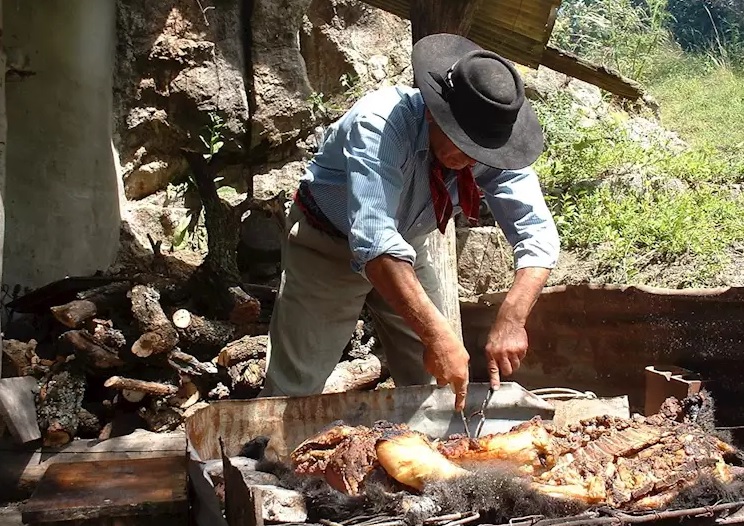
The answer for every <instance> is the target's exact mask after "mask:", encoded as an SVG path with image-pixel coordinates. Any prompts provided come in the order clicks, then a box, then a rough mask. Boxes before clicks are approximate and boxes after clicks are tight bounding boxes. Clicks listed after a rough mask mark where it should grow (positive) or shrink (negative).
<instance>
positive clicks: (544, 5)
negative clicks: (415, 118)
mask: <svg viewBox="0 0 744 526" xmlns="http://www.w3.org/2000/svg"><path fill="white" fill-rule="evenodd" d="M365 2H366V3H368V4H369V5H372V6H374V7H378V8H380V9H384V10H385V11H388V12H390V13H393V14H395V15H397V16H399V17H401V18H406V19H407V18H409V5H410V3H409V2H408V0H365ZM560 4H561V0H482V2H481V4H480V6H479V7H478V10H477V11H476V13H475V16H474V18H473V24H472V26H471V28H470V33H469V34H468V37H469V38H470V39H471V40H473V41H474V42H475V43H477V44H478V45H480V46H482V47H484V48H486V49H490V50H492V51H495V52H496V53H499V54H500V55H503V56H504V57H506V58H508V59H510V60H512V61H514V62H518V63H520V64H524V65H525V66H529V67H532V68H537V67H538V66H539V65H540V61H541V59H542V55H543V52H544V51H545V48H546V46H547V43H548V40H549V39H550V34H551V32H552V31H553V24H554V23H555V17H556V14H557V11H558V7H559V6H560Z"/></svg>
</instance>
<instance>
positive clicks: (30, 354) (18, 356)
mask: <svg viewBox="0 0 744 526" xmlns="http://www.w3.org/2000/svg"><path fill="white" fill-rule="evenodd" d="M2 349H3V351H2V353H3V356H4V357H5V358H6V359H7V361H8V362H10V363H9V365H10V366H11V367H12V369H11V370H10V372H8V370H6V369H3V376H6V377H7V376H26V375H28V374H31V366H32V364H33V362H34V358H36V340H30V341H29V342H28V343H26V342H22V341H18V340H3V345H2Z"/></svg>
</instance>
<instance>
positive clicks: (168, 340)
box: [130, 285, 178, 358]
mask: <svg viewBox="0 0 744 526" xmlns="http://www.w3.org/2000/svg"><path fill="white" fill-rule="evenodd" d="M130 298H131V300H132V314H133V315H134V317H135V319H136V320H137V324H138V326H139V329H140V331H141V332H142V336H140V337H139V339H138V340H137V341H136V342H134V345H132V353H134V354H135V355H137V356H140V357H142V358H144V357H147V356H150V355H152V354H160V353H165V352H169V351H171V350H173V348H174V347H175V346H176V345H178V333H177V332H176V329H175V327H173V325H172V324H171V322H170V320H169V319H168V317H167V316H166V315H165V312H163V308H162V307H161V306H160V294H159V293H158V291H157V290H155V289H154V288H152V287H150V286H148V285H135V286H134V287H132V291H131V293H130Z"/></svg>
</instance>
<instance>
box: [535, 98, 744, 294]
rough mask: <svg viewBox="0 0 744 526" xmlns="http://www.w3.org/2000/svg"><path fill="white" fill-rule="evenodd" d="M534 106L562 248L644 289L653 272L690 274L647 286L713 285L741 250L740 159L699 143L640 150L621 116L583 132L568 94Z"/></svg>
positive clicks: (541, 168) (541, 164)
mask: <svg viewBox="0 0 744 526" xmlns="http://www.w3.org/2000/svg"><path fill="white" fill-rule="evenodd" d="M690 96H692V95H690ZM662 104H663V101H662ZM535 106H536V109H537V111H538V114H539V115H540V118H541V121H542V122H543V126H544V129H545V134H546V144H547V152H546V153H545V154H544V155H543V156H542V157H541V158H540V159H539V161H538V164H537V170H538V173H540V175H541V178H542V180H543V185H544V188H545V192H546V196H547V199H548V204H549V206H550V207H551V210H552V212H553V214H554V217H555V220H556V223H557V225H558V229H559V231H560V234H561V239H562V246H563V247H564V248H566V249H569V250H574V251H576V252H579V253H583V254H584V255H585V256H586V257H588V258H591V259H593V260H594V261H595V262H596V266H597V273H598V277H600V278H601V276H605V277H607V278H608V280H614V281H622V282H626V283H643V282H644V280H645V279H646V277H645V276H646V274H644V271H645V270H646V269H648V268H650V267H653V266H657V267H658V266H659V265H661V266H664V265H668V266H675V265H677V266H679V265H682V264H684V265H685V266H686V269H685V271H684V272H682V273H681V274H680V273H676V274H675V275H674V279H675V280H676V281H674V282H664V283H659V282H658V281H657V282H653V283H649V284H656V285H664V286H677V287H682V286H705V285H714V284H717V281H716V277H717V275H718V273H720V272H721V271H722V270H723V268H724V267H725V266H726V265H727V264H728V262H729V258H728V250H727V249H728V248H729V247H731V246H733V245H735V244H737V243H741V242H744V214H742V213H741V210H742V209H744V198H742V197H741V196H740V195H738V194H737V193H736V192H735V189H734V187H732V184H734V183H741V182H742V181H744V159H742V158H741V154H740V153H739V159H738V161H737V159H736V156H735V155H733V154H732V155H727V154H723V153H722V152H721V150H719V149H718V148H715V147H711V146H710V145H709V144H708V143H707V141H705V140H704V139H701V138H699V136H698V141H692V142H691V144H690V147H689V148H687V149H684V150H680V149H679V148H678V147H677V149H675V148H672V147H670V145H669V144H667V142H666V139H665V138H664V137H663V136H662V135H659V136H654V135H651V138H650V139H649V142H648V143H647V144H645V145H644V144H642V143H640V142H638V141H636V140H634V139H633V138H632V137H631V134H630V133H629V129H630V128H629V126H628V120H627V118H626V117H623V114H622V113H620V112H618V113H616V114H612V113H611V114H609V115H608V116H606V117H605V118H603V119H601V120H599V121H597V122H595V123H594V124H592V125H589V126H587V125H586V124H583V123H582V120H581V118H580V116H579V115H578V114H577V109H576V107H575V106H574V105H573V104H572V103H571V99H570V95H567V94H565V93H564V94H559V95H557V96H555V97H553V98H552V99H551V100H549V101H547V102H544V103H540V102H538V103H536V104H535ZM654 279H657V280H658V279H659V278H658V273H657V276H656V277H655V278H654Z"/></svg>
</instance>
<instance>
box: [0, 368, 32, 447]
mask: <svg viewBox="0 0 744 526" xmlns="http://www.w3.org/2000/svg"><path fill="white" fill-rule="evenodd" d="M37 387H38V382H37V380H36V378H34V377H32V376H21V377H16V378H3V379H0V416H2V419H3V420H4V421H5V423H6V424H7V426H8V430H9V431H10V434H11V435H13V437H14V438H15V439H16V440H18V441H19V442H20V443H22V444H25V443H27V442H33V441H34V440H38V439H40V438H41V431H40V430H39V424H38V423H37V422H36V403H35V402H34V389H36V388H37Z"/></svg>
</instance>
